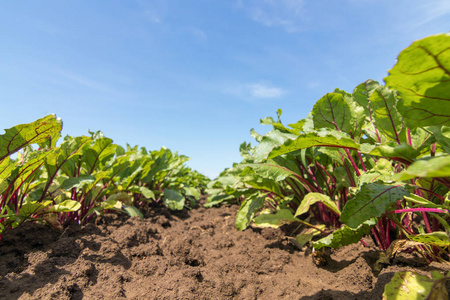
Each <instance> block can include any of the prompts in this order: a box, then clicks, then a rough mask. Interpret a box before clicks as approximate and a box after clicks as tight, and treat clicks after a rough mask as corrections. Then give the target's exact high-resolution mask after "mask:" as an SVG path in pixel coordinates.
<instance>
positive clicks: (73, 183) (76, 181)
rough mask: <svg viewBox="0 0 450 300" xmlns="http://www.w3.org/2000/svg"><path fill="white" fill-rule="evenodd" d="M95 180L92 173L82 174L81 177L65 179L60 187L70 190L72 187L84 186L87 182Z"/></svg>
mask: <svg viewBox="0 0 450 300" xmlns="http://www.w3.org/2000/svg"><path fill="white" fill-rule="evenodd" d="M93 182H95V177H94V176H92V175H81V176H79V177H70V178H67V179H66V180H64V182H63V183H62V184H61V186H60V188H61V189H62V190H66V191H68V190H70V189H72V188H82V187H83V186H85V185H86V184H89V183H93Z"/></svg>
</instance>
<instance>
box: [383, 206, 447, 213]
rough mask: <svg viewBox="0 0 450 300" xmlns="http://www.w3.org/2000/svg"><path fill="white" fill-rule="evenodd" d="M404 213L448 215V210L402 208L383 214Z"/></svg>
mask: <svg viewBox="0 0 450 300" xmlns="http://www.w3.org/2000/svg"><path fill="white" fill-rule="evenodd" d="M405 212H422V213H425V212H431V213H443V214H446V213H447V214H448V210H446V209H439V208H423V207H422V208H404V209H396V210H391V211H388V212H385V214H401V213H405Z"/></svg>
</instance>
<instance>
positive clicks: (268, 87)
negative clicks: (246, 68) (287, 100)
mask: <svg viewBox="0 0 450 300" xmlns="http://www.w3.org/2000/svg"><path fill="white" fill-rule="evenodd" d="M223 92H225V93H227V94H231V95H234V96H236V97H239V98H242V99H246V100H252V99H253V100H254V99H264V98H265V99H270V98H279V97H281V96H283V95H284V94H285V93H286V91H285V90H283V89H282V88H279V87H275V86H273V85H272V84H269V83H259V82H258V83H249V84H238V83H235V84H228V85H227V86H226V87H225V88H224V89H223Z"/></svg>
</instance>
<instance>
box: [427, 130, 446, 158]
mask: <svg viewBox="0 0 450 300" xmlns="http://www.w3.org/2000/svg"><path fill="white" fill-rule="evenodd" d="M427 129H428V130H429V131H431V132H432V133H433V136H434V137H435V138H436V141H437V142H438V143H439V144H440V145H441V146H442V148H443V149H444V151H445V152H446V153H448V154H450V126H430V127H427Z"/></svg>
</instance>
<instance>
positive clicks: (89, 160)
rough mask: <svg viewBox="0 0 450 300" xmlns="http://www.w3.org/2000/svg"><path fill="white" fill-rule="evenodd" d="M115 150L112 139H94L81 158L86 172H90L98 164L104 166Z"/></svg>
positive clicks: (97, 166) (94, 169)
mask: <svg viewBox="0 0 450 300" xmlns="http://www.w3.org/2000/svg"><path fill="white" fill-rule="evenodd" d="M115 152H116V145H115V144H113V141H112V139H109V138H105V137H103V138H97V139H95V141H94V143H93V145H91V146H90V147H89V149H87V150H86V152H85V153H84V155H83V158H82V161H83V163H84V164H85V165H86V170H87V172H88V173H89V174H92V172H94V171H96V170H97V169H98V168H99V167H100V166H104V165H105V164H106V162H107V161H108V160H109V159H110V158H112V157H113V156H114V154H115Z"/></svg>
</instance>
